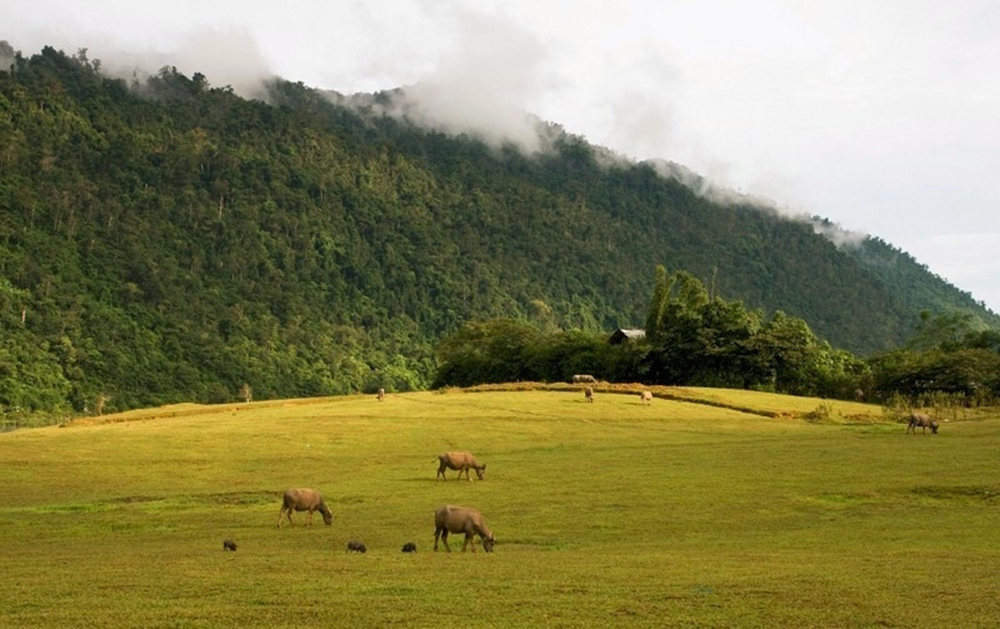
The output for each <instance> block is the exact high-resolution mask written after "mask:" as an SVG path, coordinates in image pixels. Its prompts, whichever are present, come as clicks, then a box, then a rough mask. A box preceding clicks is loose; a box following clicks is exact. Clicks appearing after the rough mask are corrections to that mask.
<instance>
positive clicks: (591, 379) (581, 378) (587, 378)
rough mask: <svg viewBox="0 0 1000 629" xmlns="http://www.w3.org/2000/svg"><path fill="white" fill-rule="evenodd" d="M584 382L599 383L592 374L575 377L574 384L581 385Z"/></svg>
mask: <svg viewBox="0 0 1000 629" xmlns="http://www.w3.org/2000/svg"><path fill="white" fill-rule="evenodd" d="M583 382H590V383H594V382H597V378H595V377H594V376H592V375H590V374H577V375H575V376H573V384H581V383H583Z"/></svg>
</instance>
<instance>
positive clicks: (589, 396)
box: [583, 387, 594, 402]
mask: <svg viewBox="0 0 1000 629" xmlns="http://www.w3.org/2000/svg"><path fill="white" fill-rule="evenodd" d="M583 399H585V400H587V401H588V402H593V401H594V387H586V388H584V390H583Z"/></svg>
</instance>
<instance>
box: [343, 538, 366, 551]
mask: <svg viewBox="0 0 1000 629" xmlns="http://www.w3.org/2000/svg"><path fill="white" fill-rule="evenodd" d="M352 550H353V551H354V552H356V553H366V552H368V547H367V546H365V545H364V544H363V543H361V542H359V541H357V540H354V539H352V540H351V541H349V542H347V551H348V552H350V551H352Z"/></svg>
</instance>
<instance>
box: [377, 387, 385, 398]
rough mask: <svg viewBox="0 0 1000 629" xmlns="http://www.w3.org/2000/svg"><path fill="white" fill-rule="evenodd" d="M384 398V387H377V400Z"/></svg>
mask: <svg viewBox="0 0 1000 629" xmlns="http://www.w3.org/2000/svg"><path fill="white" fill-rule="evenodd" d="M384 399H385V389H383V388H382V387H379V388H378V401H379V402H381V401H382V400H384Z"/></svg>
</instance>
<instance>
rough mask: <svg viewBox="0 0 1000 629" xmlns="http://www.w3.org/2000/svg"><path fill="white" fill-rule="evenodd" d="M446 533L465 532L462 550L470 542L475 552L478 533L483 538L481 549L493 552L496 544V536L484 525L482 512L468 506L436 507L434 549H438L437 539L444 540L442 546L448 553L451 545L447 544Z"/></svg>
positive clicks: (463, 550)
mask: <svg viewBox="0 0 1000 629" xmlns="http://www.w3.org/2000/svg"><path fill="white" fill-rule="evenodd" d="M448 533H465V543H463V544H462V552H465V548H466V547H467V546H468V545H469V544H470V543H471V544H472V552H476V540H475V536H476V535H478V536H479V537H480V538H481V539H482V540H483V550H485V551H486V552H488V553H491V552H493V545H494V544H496V541H497V539H496V537H494V535H493V532H492V531H490V527H488V526H486V520H485V519H484V518H483V514H482V513H479V512H478V511H476V510H475V509H470V508H468V507H456V506H453V505H444V506H443V507H438V510H437V511H435V512H434V550H435V551H437V549H438V539H439V538H440V539H441V541H443V542H444V548H445V550H447V551H448V552H449V553H450V552H451V546H449V545H448Z"/></svg>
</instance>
